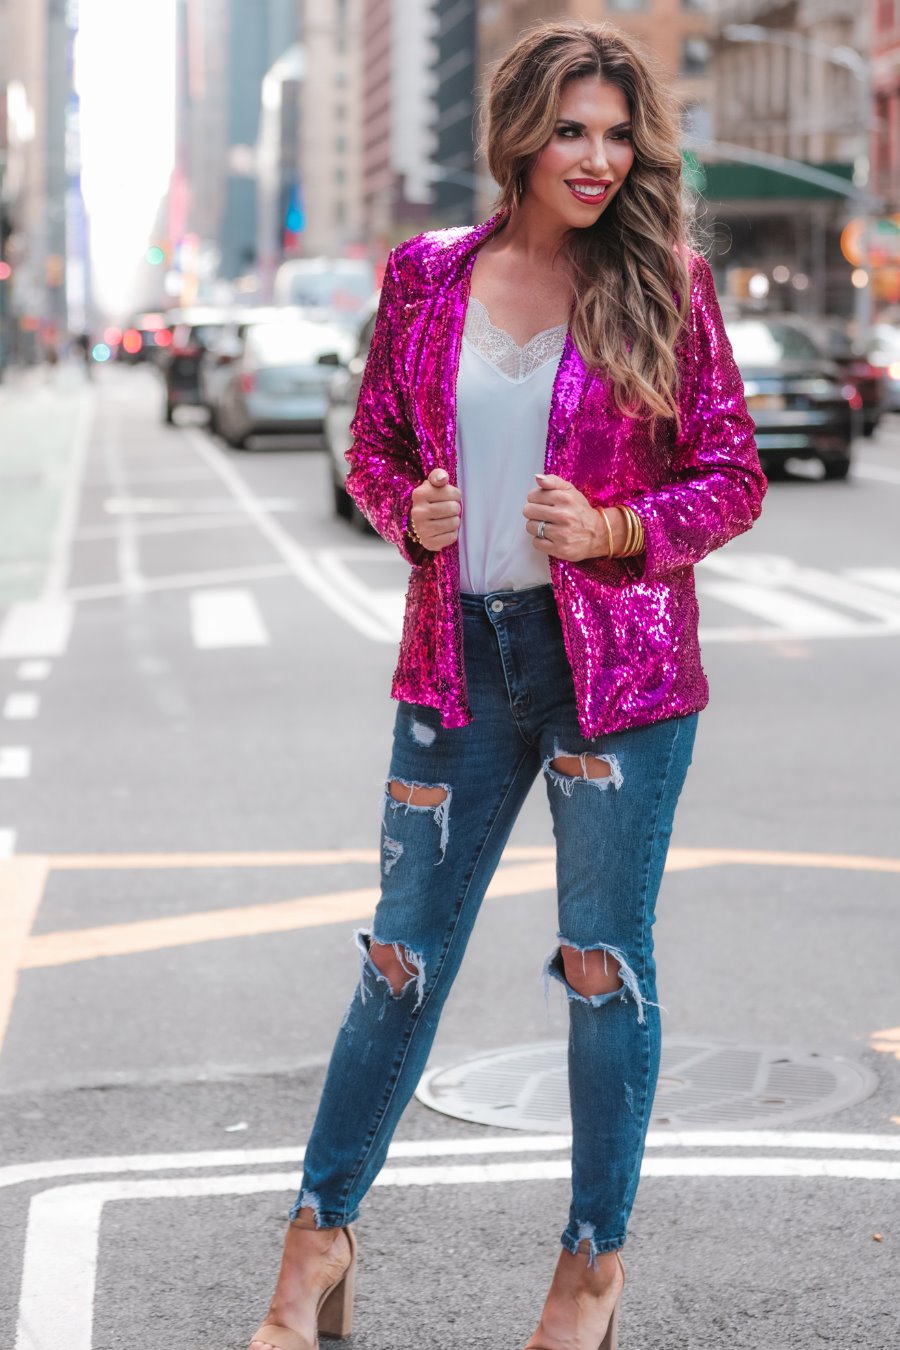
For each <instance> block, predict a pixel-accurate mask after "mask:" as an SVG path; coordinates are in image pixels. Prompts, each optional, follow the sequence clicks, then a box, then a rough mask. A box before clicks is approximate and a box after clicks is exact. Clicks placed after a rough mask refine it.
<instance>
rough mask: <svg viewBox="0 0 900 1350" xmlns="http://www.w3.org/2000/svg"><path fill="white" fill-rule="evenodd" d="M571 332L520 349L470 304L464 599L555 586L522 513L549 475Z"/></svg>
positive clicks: (463, 384) (464, 400) (462, 367)
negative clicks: (559, 381)
mask: <svg viewBox="0 0 900 1350" xmlns="http://www.w3.org/2000/svg"><path fill="white" fill-rule="evenodd" d="M566 328H567V325H566V324H559V325H558V326H557V327H556V328H547V329H545V330H544V331H543V332H541V333H536V334H535V336H534V337H533V338H532V339H531V340H530V341H529V342H527V343H526V344H525V346H524V347H520V346H519V345H518V344H517V343H516V342H515V341H514V340H513V339H512V338H511V337H510V335H509V334H508V333H506V332H504V330H503V329H502V328H495V327H494V325H493V324H492V323H491V320H490V315H489V314H488V311H487V309H486V308H485V307H484V305H483V304H482V303H481V301H480V300H476V299H475V298H474V296H473V297H471V298H470V300H469V305H468V309H467V310H466V322H465V328H464V329H463V342H462V352H461V354H460V362H459V376H458V379H457V385H456V406H457V443H456V449H457V471H458V481H459V490H460V493H461V494H462V508H463V509H462V522H461V525H460V532H459V566H460V589H461V590H463V591H468V592H474V593H475V594H484V593H485V592H487V591H513V590H523V589H524V588H525V587H526V586H541V585H544V584H546V583H547V582H549V580H550V564H549V562H548V560H547V556H546V554H543V553H539V552H538V551H537V549H535V548H534V547H533V546H532V542H531V541H532V536H531V535H530V534H528V533H527V532H526V529H525V523H526V522H525V517H524V516H523V515H522V508H523V507H524V506H525V499H526V497H527V496H528V493H529V492H530V491H531V490H532V488H534V487H535V481H534V475H535V474H536V473H543V470H544V453H545V449H546V444H547V425H548V422H549V420H550V401H551V398H552V395H553V384H554V381H555V379H556V371H557V367H558V365H559V360H560V357H561V356H562V350H563V346H564V344H565V340H566Z"/></svg>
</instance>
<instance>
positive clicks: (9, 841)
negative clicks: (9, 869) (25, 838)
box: [0, 826, 16, 858]
mask: <svg viewBox="0 0 900 1350" xmlns="http://www.w3.org/2000/svg"><path fill="white" fill-rule="evenodd" d="M15 851H16V832H15V830H7V829H4V828H3V827H2V826H0V858H11V857H12V856H13V854H14V853H15Z"/></svg>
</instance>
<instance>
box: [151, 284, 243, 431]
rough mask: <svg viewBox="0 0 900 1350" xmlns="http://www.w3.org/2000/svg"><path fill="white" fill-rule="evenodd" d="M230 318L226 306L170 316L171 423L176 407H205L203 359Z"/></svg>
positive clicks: (167, 375)
mask: <svg viewBox="0 0 900 1350" xmlns="http://www.w3.org/2000/svg"><path fill="white" fill-rule="evenodd" d="M227 318H228V316H227V314H226V312H225V310H222V309H183V310H176V311H174V312H173V313H172V314H170V315H169V327H170V331H171V333H172V341H171V343H170V344H169V347H168V350H167V354H166V357H165V360H164V363H163V380H164V382H165V389H166V401H165V414H164V416H165V420H166V421H167V422H171V421H173V420H174V415H175V409H176V408H180V407H193V408H197V407H200V406H201V398H200V361H201V358H202V356H203V353H204V352H205V351H206V349H207V348H208V347H209V345H210V343H212V342H214V341H215V339H216V337H217V336H218V335H219V334H220V333H221V332H222V330H223V328H224V327H225V324H226V322H227Z"/></svg>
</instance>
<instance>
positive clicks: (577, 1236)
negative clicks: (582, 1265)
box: [560, 1223, 626, 1266]
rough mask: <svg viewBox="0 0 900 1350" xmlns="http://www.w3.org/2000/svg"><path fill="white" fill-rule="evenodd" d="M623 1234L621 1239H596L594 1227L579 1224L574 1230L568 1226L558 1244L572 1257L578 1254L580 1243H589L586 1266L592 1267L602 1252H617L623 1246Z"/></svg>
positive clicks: (589, 1224) (587, 1224)
mask: <svg viewBox="0 0 900 1350" xmlns="http://www.w3.org/2000/svg"><path fill="white" fill-rule="evenodd" d="M625 1236H626V1235H625V1234H624V1233H623V1234H622V1236H621V1237H611V1238H598V1237H597V1236H596V1234H595V1232H594V1225H593V1224H591V1223H580V1224H578V1226H577V1227H576V1228H573V1227H572V1225H571V1224H570V1225H569V1226H568V1228H567V1229H566V1231H565V1232H564V1233H563V1235H562V1237H561V1238H560V1242H561V1243H562V1245H563V1246H564V1247H565V1249H566V1251H567V1252H571V1253H572V1255H573V1256H576V1255H577V1254H578V1248H579V1247H580V1246H581V1244H582V1242H587V1243H589V1248H588V1265H589V1266H592V1265H593V1264H594V1262H595V1261H596V1259H597V1257H598V1256H599V1255H600V1254H601V1253H602V1252H617V1251H619V1249H620V1248H621V1247H624V1246H625Z"/></svg>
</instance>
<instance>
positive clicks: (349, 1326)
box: [318, 1228, 356, 1340]
mask: <svg viewBox="0 0 900 1350" xmlns="http://www.w3.org/2000/svg"><path fill="white" fill-rule="evenodd" d="M344 1232H345V1233H346V1234H347V1237H348V1238H349V1239H350V1253H351V1254H350V1264H349V1266H348V1267H347V1270H346V1272H345V1274H344V1276H343V1278H342V1279H341V1280H340V1281H339V1282H338V1283H337V1284H336V1285H335V1286H334V1288H333V1289H330V1290H329V1291H328V1293H327V1294H326V1295H325V1298H324V1299H323V1300H322V1306H321V1307H320V1308H319V1317H318V1331H319V1335H320V1336H333V1337H334V1338H335V1339H336V1340H343V1339H344V1338H345V1337H346V1336H349V1335H350V1334H351V1333H352V1331H353V1295H354V1293H355V1291H356V1238H355V1236H354V1234H353V1231H352V1229H350V1228H345V1229H344Z"/></svg>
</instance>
